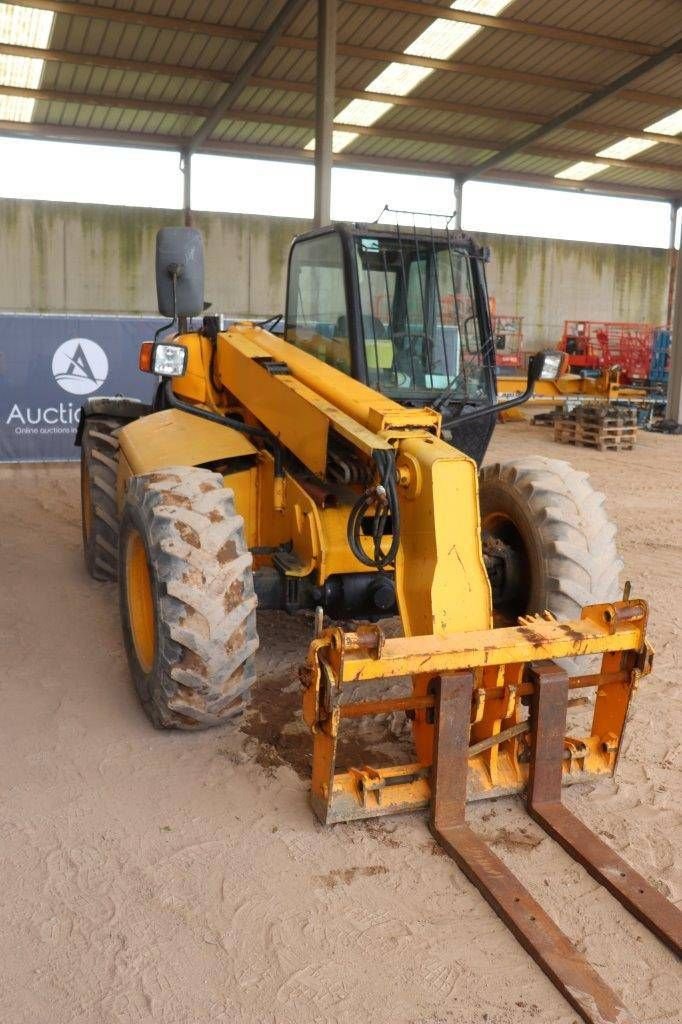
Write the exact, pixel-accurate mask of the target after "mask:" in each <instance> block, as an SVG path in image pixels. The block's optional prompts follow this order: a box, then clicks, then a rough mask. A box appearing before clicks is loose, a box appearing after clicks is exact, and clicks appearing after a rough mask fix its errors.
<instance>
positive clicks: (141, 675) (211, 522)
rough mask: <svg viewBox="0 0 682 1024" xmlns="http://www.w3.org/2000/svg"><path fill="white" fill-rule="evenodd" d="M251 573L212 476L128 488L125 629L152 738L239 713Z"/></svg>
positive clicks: (247, 663)
mask: <svg viewBox="0 0 682 1024" xmlns="http://www.w3.org/2000/svg"><path fill="white" fill-rule="evenodd" d="M251 564H252V557H251V554H250V552H249V551H248V549H247V547H246V543H245V540H244V531H243V520H242V518H241V516H239V515H236V514H235V511H234V498H233V495H232V492H231V491H230V490H227V489H225V488H224V487H223V480H222V477H220V476H219V475H218V474H216V473H212V472H210V471H208V470H203V469H194V468H186V467H181V468H171V469H164V470H159V471H158V472H156V473H151V474H149V475H148V476H140V477H133V478H132V479H131V480H130V482H129V485H128V491H127V494H126V500H125V504H124V508H123V513H122V516H121V532H120V542H119V581H120V582H119V585H120V608H121V622H122V626H123V636H124V640H125V646H126V652H127V655H128V663H129V665H130V671H131V674H132V677H133V681H134V683H135V688H136V690H137V693H138V695H139V697H140V701H141V703H142V706H143V708H144V710H145V712H146V713H147V715H148V717H149V718H150V720H151V721H152V723H153V724H154V725H155V726H156V727H157V728H164V729H169V728H176V729H187V730H197V729H207V728H210V727H212V726H216V725H221V724H223V723H224V722H226V721H228V720H229V719H230V718H233V717H234V716H235V715H237V714H239V712H241V711H242V709H243V708H244V707H245V705H246V702H247V700H248V696H249V689H250V687H251V685H252V683H253V682H254V679H255V652H256V649H257V647H258V635H257V633H256V613H255V609H256V597H255V594H254V589H253V574H252V569H251Z"/></svg>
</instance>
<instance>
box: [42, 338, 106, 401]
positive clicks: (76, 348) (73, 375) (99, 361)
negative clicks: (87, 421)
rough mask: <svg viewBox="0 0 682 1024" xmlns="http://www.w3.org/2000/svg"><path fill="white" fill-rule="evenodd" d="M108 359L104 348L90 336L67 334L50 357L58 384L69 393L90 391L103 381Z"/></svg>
mask: <svg viewBox="0 0 682 1024" xmlns="http://www.w3.org/2000/svg"><path fill="white" fill-rule="evenodd" d="M108 373H109V360H108V359H107V354H106V352H105V351H104V349H103V348H101V347H100V346H99V345H98V344H97V342H96V341H90V339H89V338H69V340H68V341H64V342H62V344H61V345H60V346H59V348H58V349H57V350H56V352H55V354H54V355H53V357H52V374H53V376H54V379H55V380H56V381H57V384H59V386H60V388H63V389H64V391H68V392H69V393H70V394H72V395H89V394H90V393H91V392H93V391H97V389H98V388H100V387H101V386H102V384H104V381H105V380H106V379H107V374H108Z"/></svg>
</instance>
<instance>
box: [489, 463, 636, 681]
mask: <svg viewBox="0 0 682 1024" xmlns="http://www.w3.org/2000/svg"><path fill="white" fill-rule="evenodd" d="M604 500H605V499H604V495H603V494H600V493H599V492H598V491H595V490H594V489H593V488H592V485H591V483H590V481H589V477H588V475H587V473H581V472H578V470H575V469H573V467H572V466H570V465H569V463H567V462H562V461H559V460H558V459H546V458H543V457H541V456H535V457H533V458H529V459H522V460H519V461H518V462H506V463H499V462H498V463H494V464H493V465H490V466H484V467H483V469H482V471H481V478H480V506H481V528H482V532H483V534H484V537H485V535H486V534H488V535H489V536H490V535H492V536H495V537H498V538H499V539H501V540H503V541H504V542H505V543H507V544H510V545H511V546H512V547H514V548H516V549H518V550H519V551H520V554H521V564H522V567H523V568H522V579H523V583H524V588H523V596H522V598H521V599H520V600H519V601H518V603H517V605H516V606H515V607H513V609H512V614H513V617H514V618H515V617H516V616H517V615H526V614H534V613H541V612H543V611H545V610H546V611H549V612H551V613H552V614H553V615H554V616H556V618H557V619H563V620H566V619H578V618H580V612H581V609H582V608H583V607H584V606H585V605H589V604H600V603H605V602H608V601H614V600H618V599H619V597H620V589H619V573H620V571H621V570H622V568H623V563H622V561H621V560H620V558H619V557H618V551H617V548H616V539H615V538H616V527H615V525H614V524H613V523H612V522H611V520H610V519H609V517H608V515H607V513H606V510H605V509H604ZM599 662H600V657H596V658H591V659H589V665H588V660H587V659H586V658H584V657H583V658H581V659H580V661H578V660H576V659H570V658H566V659H562V661H561V664H562V665H563V667H564V668H565V669H566V671H567V672H568V673H569V675H576V674H580V673H583V672H588V671H594V670H596V669H597V668H598V665H599Z"/></svg>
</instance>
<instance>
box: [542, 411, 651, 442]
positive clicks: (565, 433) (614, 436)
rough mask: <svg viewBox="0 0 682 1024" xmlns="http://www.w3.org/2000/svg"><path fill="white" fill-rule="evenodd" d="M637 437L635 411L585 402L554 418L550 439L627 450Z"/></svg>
mask: <svg viewBox="0 0 682 1024" xmlns="http://www.w3.org/2000/svg"><path fill="white" fill-rule="evenodd" d="M636 439H637V412H636V410H635V409H623V408H617V407H614V406H612V405H609V404H608V403H598V402H589V403H586V404H584V405H578V406H577V407H576V408H575V409H573V410H572V411H571V412H569V413H566V414H565V415H563V416H560V417H557V419H556V420H555V421H554V440H555V441H560V442H561V443H562V444H577V445H583V446H584V447H586V448H597V449H598V450H599V451H605V450H606V449H611V450H615V451H620V450H621V449H631V448H634V446H635V441H636Z"/></svg>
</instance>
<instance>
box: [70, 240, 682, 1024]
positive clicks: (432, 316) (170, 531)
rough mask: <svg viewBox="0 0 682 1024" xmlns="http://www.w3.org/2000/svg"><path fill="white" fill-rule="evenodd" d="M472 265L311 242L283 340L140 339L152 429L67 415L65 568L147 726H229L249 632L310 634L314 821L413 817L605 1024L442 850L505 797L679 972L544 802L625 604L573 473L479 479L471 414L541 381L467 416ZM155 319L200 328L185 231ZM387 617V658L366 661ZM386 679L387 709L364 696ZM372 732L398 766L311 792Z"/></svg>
mask: <svg viewBox="0 0 682 1024" xmlns="http://www.w3.org/2000/svg"><path fill="white" fill-rule="evenodd" d="M486 257H487V253H486V252H485V251H484V250H481V249H480V248H479V247H478V246H477V245H476V244H475V242H474V241H473V240H472V239H471V238H469V237H468V236H466V235H463V234H461V233H459V232H455V233H453V232H450V231H449V230H447V229H446V230H439V231H435V230H427V231H423V230H416V229H415V230H402V229H401V228H399V227H395V228H388V227H385V226H378V225H357V224H355V225H350V224H341V225H334V226H330V227H328V228H324V229H319V230H315V231H311V232H308V233H306V234H304V235H302V236H299V237H298V238H296V239H295V240H294V242H293V244H292V247H291V252H290V256H289V268H288V285H287V298H286V313H285V316H284V323H283V337H282V336H278V335H277V333H275V331H276V324H275V322H274V321H273V322H271V323H269V324H267V323H263V324H260V325H259V324H254V323H244V322H242V323H234V324H231V325H229V326H226V327H223V326H222V324H221V323H220V321H219V319H218V318H215V317H204V318H203V321H202V326H201V328H200V329H199V330H189V329H187V325H186V324H185V328H186V329H185V330H184V331H182V332H172V333H170V334H165V335H162V334H161V332H158V333H157V337H156V339H155V340H154V342H146V343H144V344H143V345H142V348H141V353H140V368H141V369H143V370H146V371H148V372H150V373H153V374H156V375H157V376H158V378H159V384H158V389H157V392H156V397H155V399H154V402H153V405H152V406H151V407H146V406H142V405H141V404H140V403H135V402H133V401H131V400H129V399H122V398H111V399H109V398H100V399H94V400H91V401H89V402H88V403H87V404H86V405H85V406H84V408H83V411H82V416H81V421H80V425H79V434H78V439H77V441H78V443H79V444H80V445H81V447H82V499H83V538H84V549H85V557H86V563H87V567H88V569H89V571H90V573H91V574H92V575H93V576H94V577H95V578H98V579H108V580H113V579H115V578H116V577H118V579H119V586H120V608H121V618H122V624H123V635H124V640H125V646H126V649H127V655H128V660H129V663H130V670H131V673H132V677H133V680H134V682H135V686H136V688H137V691H138V693H139V696H140V699H141V702H142V705H143V707H144V709H145V711H146V712H147V714H148V715H149V717H150V719H151V720H152V722H153V723H154V724H155V725H156V726H159V727H164V728H166V727H177V728H180V729H189V730H192V729H199V728H204V727H207V726H213V725H218V724H221V723H223V722H226V721H228V720H230V719H231V718H233V717H234V716H235V715H237V714H238V713H239V712H241V711H242V710H243V708H244V707H245V706H246V704H247V702H248V697H249V689H250V687H251V685H252V683H253V681H254V676H255V668H254V664H255V662H254V656H255V652H256V649H257V647H258V633H257V622H256V606H257V604H258V605H259V606H260V608H261V609H285V610H286V611H288V612H292V613H294V612H297V611H299V610H305V609H307V610H313V611H315V612H316V617H315V618H316V623H317V628H316V633H315V636H314V638H313V639H312V641H311V643H310V647H309V650H308V652H307V657H306V660H305V664H304V665H303V666H302V668H301V680H302V684H303V717H304V720H305V722H306V723H307V724H308V726H309V727H310V730H311V733H312V744H313V763H312V786H311V800H312V807H313V810H314V812H315V814H316V815H317V817H318V818H319V819H320V820H321V821H323V822H325V823H332V822H338V821H348V820H352V819H361V818H369V817H374V816H376V815H386V814H394V813H397V812H400V811H408V810H415V809H418V808H426V807H430V821H431V829H432V831H433V834H434V836H435V837H436V839H437V841H438V842H439V843H440V844H441V846H442V847H443V848H444V849H445V850H446V851H447V852H448V853H449V854H450V855H451V856H452V857H453V858H454V859H455V860H456V862H457V863H458V865H459V866H460V867H461V868H462V870H463V871H464V872H465V873H466V875H467V876H468V877H469V878H470V879H471V880H472V881H473V882H474V884H475V885H476V886H477V887H478V888H479V889H480V891H481V892H482V894H483V895H484V896H485V898H486V899H487V900H488V901H489V902H490V903H491V905H492V906H493V907H494V909H495V910H496V912H497V913H498V914H499V915H500V916H501V917H502V918H503V920H504V921H505V922H506V923H507V925H508V926H509V927H510V928H511V929H512V931H513V932H514V934H515V935H516V936H517V938H518V939H519V940H520V941H521V943H522V944H523V945H524V946H525V948H526V949H527V950H528V951H529V952H530V953H531V955H532V956H533V957H534V958H535V959H536V961H537V962H538V963H539V964H540V965H541V967H542V968H543V970H545V972H546V973H547V974H548V975H549V976H550V977H551V978H552V980H553V981H554V983H555V984H556V985H557V987H558V988H559V989H560V991H561V992H562V993H563V994H564V995H565V997H566V998H567V999H568V1001H569V1002H570V1003H571V1004H572V1005H573V1007H574V1008H575V1009H576V1010H577V1012H578V1013H579V1014H580V1015H581V1016H582V1018H583V1019H584V1020H585V1021H588V1022H593V1024H597V1022H599V1024H603V1022H612V1024H616V1022H618V1024H625V1022H627V1021H630V1020H632V1018H631V1017H630V1015H629V1014H628V1011H627V1010H626V1009H625V1008H624V1007H623V1006H622V1004H621V1002H620V1000H619V998H618V996H617V995H615V993H614V992H613V991H612V990H611V989H610V988H609V987H608V986H607V985H606V983H605V982H604V981H603V980H602V979H601V978H600V976H599V975H598V974H597V973H596V972H595V971H594V970H593V969H592V968H591V967H590V965H589V964H588V963H587V962H586V961H585V959H584V958H583V957H582V956H581V954H580V953H579V952H578V951H577V950H576V949H575V948H574V947H573V946H572V945H571V943H570V941H569V940H568V938H567V937H566V936H565V935H564V934H563V933H562V932H561V931H560V930H559V929H558V927H557V926H556V925H555V924H554V922H553V921H552V920H551V919H550V918H549V917H548V916H547V914H545V912H544V911H543V910H542V908H541V907H540V906H539V905H538V904H537V903H536V902H535V900H534V899H533V898H532V897H531V896H530V894H529V893H528V892H527V891H526V890H525V889H524V888H523V887H522V886H521V884H520V883H519V882H518V880H517V879H516V878H515V877H514V875H513V874H512V873H511V872H510V871H509V870H508V869H507V868H506V867H505V865H504V864H503V863H502V861H500V860H499V859H498V858H497V857H496V856H495V855H494V854H493V853H492V851H491V850H490V849H489V848H488V847H487V846H486V845H485V843H484V842H483V841H482V840H481V839H479V838H478V837H477V836H476V835H475V834H474V832H473V831H472V830H471V829H470V828H469V827H468V826H467V824H466V822H465V805H466V802H467V800H475V799H481V798H484V797H495V796H500V795H508V794H514V793H520V792H525V794H526V801H527V806H528V810H529V812H530V814H531V815H532V816H533V817H534V818H535V820H536V821H538V822H539V823H540V825H541V826H542V827H543V828H544V829H545V830H546V831H547V832H548V833H549V834H550V835H551V836H553V837H554V838H555V839H556V840H557V841H558V842H559V843H560V844H561V845H562V846H563V847H564V848H565V849H566V850H567V851H568V852H569V853H570V854H571V855H572V856H573V857H575V858H576V859H577V860H579V861H580V862H581V863H582V864H583V865H584V866H585V867H586V869H587V870H588V871H589V872H590V873H591V874H592V875H593V876H594V877H595V878H596V879H597V880H598V881H599V882H600V883H601V884H602V885H604V886H605V887H606V888H607V889H609V891H610V892H611V893H612V894H613V895H614V896H615V897H616V898H617V899H618V900H620V901H621V903H623V905H624V906H626V907H627V908H628V909H629V910H630V911H631V912H632V913H634V914H635V915H636V916H637V917H638V918H639V919H640V920H641V921H643V922H644V923H645V924H646V925H647V926H648V927H649V928H650V929H651V930H652V931H653V932H654V933H655V934H656V935H657V936H658V937H659V938H660V939H662V940H663V941H665V942H667V943H668V944H669V945H670V946H671V948H673V949H674V950H676V951H677V952H678V953H679V952H680V945H681V932H682V929H681V925H680V921H681V915H680V913H679V911H677V910H676V908H675V907H674V906H673V905H672V904H671V903H669V902H668V901H667V900H665V898H664V897H663V896H662V895H661V894H660V893H659V892H658V891H657V890H656V888H654V887H653V886H652V885H650V884H649V883H648V882H647V881H646V880H645V879H644V878H643V877H642V876H641V875H640V874H638V873H637V872H635V871H634V870H633V869H632V868H630V867H629V866H628V865H627V864H625V862H624V861H623V860H622V859H621V858H619V857H618V856H617V855H616V854H615V853H614V852H613V851H612V850H611V849H610V848H609V847H607V846H606V845H605V844H604V843H603V842H602V841H601V840H600V839H599V838H598V837H597V836H596V835H594V834H593V833H592V832H591V831H590V830H589V829H587V828H586V827H585V826H584V825H583V824H582V823H581V822H580V821H579V820H578V819H577V818H575V816H574V815H572V814H571V813H570V812H569V811H567V810H566V809H565V808H564V807H563V805H562V803H561V787H562V785H563V784H570V783H574V782H583V781H587V780H594V779H595V778H598V777H599V776H604V775H610V774H612V773H613V772H614V769H615V767H616V763H617V761H618V755H619V751H620V749H621V745H622V739H623V729H624V726H625V721H626V718H627V714H628V708H629V704H630V700H631V698H632V695H633V692H634V691H635V689H636V688H637V685H638V683H639V681H640V679H641V678H642V677H644V676H646V674H647V673H648V672H649V671H650V667H651V659H652V652H651V649H650V647H649V645H648V643H647V639H646V625H647V606H646V603H645V602H644V601H642V600H633V599H631V598H630V594H629V587H628V586H627V585H626V588H625V593H624V594H622V595H621V594H620V593H619V591H618V575H619V571H620V569H621V563H620V561H619V559H618V556H617V552H616V547H615V531H614V528H613V526H612V525H611V523H610V522H609V520H608V518H607V516H606V513H605V511H604V507H603V496H602V495H600V494H597V493H596V492H594V491H593V490H592V488H591V486H590V484H589V481H588V480H587V478H586V475H585V474H583V473H579V472H576V471H575V470H574V469H572V468H571V466H570V465H568V464H567V463H564V462H558V461H555V460H551V459H545V458H540V457H524V458H522V459H520V460H518V461H517V462H510V463H505V464H494V465H488V466H486V467H484V468H483V469H482V470H481V471H480V472H479V469H480V464H481V462H482V460H483V456H484V454H485V451H486V448H487V445H488V442H489V439H490V435H491V432H492V429H493V425H494V421H495V417H496V415H497V413H499V412H500V411H501V410H503V409H507V408H510V407H512V406H514V405H517V404H520V403H521V402H522V401H524V400H525V399H527V398H528V397H529V396H530V395H531V394H532V391H533V387H534V385H535V383H536V382H537V381H538V380H540V379H546V378H550V377H553V376H556V375H557V374H558V373H559V372H560V370H561V355H560V354H558V353H553V352H546V353H539V354H536V355H534V356H533V357H531V359H530V363H529V370H528V379H527V386H526V389H525V391H524V393H523V394H522V395H520V396H517V397H515V398H513V399H511V400H509V401H507V402H496V380H495V348H494V339H493V335H492V331H491V325H490V315H489V309H488V299H487V291H486V283H485V261H486ZM157 291H158V298H159V309H160V311H161V312H162V313H163V314H164V315H166V316H170V317H172V323H171V324H169V325H168V326H169V328H170V327H171V326H173V325H174V324H175V322H176V320H177V319H178V318H185V320H186V318H188V317H197V316H199V315H200V314H201V313H202V311H203V310H204V300H203V248H202V241H201V236H200V234H199V232H197V231H195V230H194V229H191V228H165V229H163V230H162V231H161V232H159V236H158V239H157ZM268 326H269V327H270V328H271V329H270V330H268V329H266V328H267V327H268ZM325 615H326V616H327V617H328V618H327V621H328V622H330V623H331V624H328V625H327V626H326V627H325V623H324V619H323V617H324V616H325ZM396 615H397V616H399V618H400V622H401V625H402V635H400V636H397V637H396V636H386V634H385V632H384V630H383V629H382V627H381V625H380V622H381V620H382V619H386V618H388V617H391V616H396ZM358 621H360V622H361V623H362V624H360V625H354V626H353V628H344V625H343V623H346V624H348V623H351V622H352V623H356V622H358ZM333 623H337V624H333ZM398 679H401V680H403V681H404V680H408V681H409V683H410V686H409V689H408V691H407V692H406V693H405V695H404V696H398V697H397V696H395V695H387V694H386V693H385V692H384V693H383V694H381V693H380V694H379V696H378V697H377V696H376V693H377V687H376V686H374V687H372V686H371V685H370V684H373V683H376V682H377V681H380V680H389V681H396V680H398ZM576 690H578V691H582V692H586V691H587V692H591V693H592V694H594V705H593V715H592V725H591V729H590V732H589V735H586V736H581V737H574V736H567V735H566V732H567V726H566V715H567V707H568V706H569V705H570V704H571V703H573V702H574V698H571V700H569V694H571V693H573V691H576ZM363 691H364V694H367V695H369V696H368V699H362V694H363ZM391 694H394V688H393V687H392V688H391ZM351 698H352V699H351ZM393 711H403V712H405V713H406V715H407V717H408V718H409V719H410V721H411V725H412V735H413V740H414V751H415V754H414V762H413V763H411V764H408V765H404V764H401V765H393V766H389V767H380V768H375V767H372V766H371V765H368V764H364V763H360V764H355V765H346V766H344V767H345V769H346V770H344V771H337V769H336V758H337V744H338V740H339V734H340V731H341V729H342V726H343V723H344V721H346V720H348V719H357V718H358V717H361V716H370V715H379V714H386V713H387V712H393Z"/></svg>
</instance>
